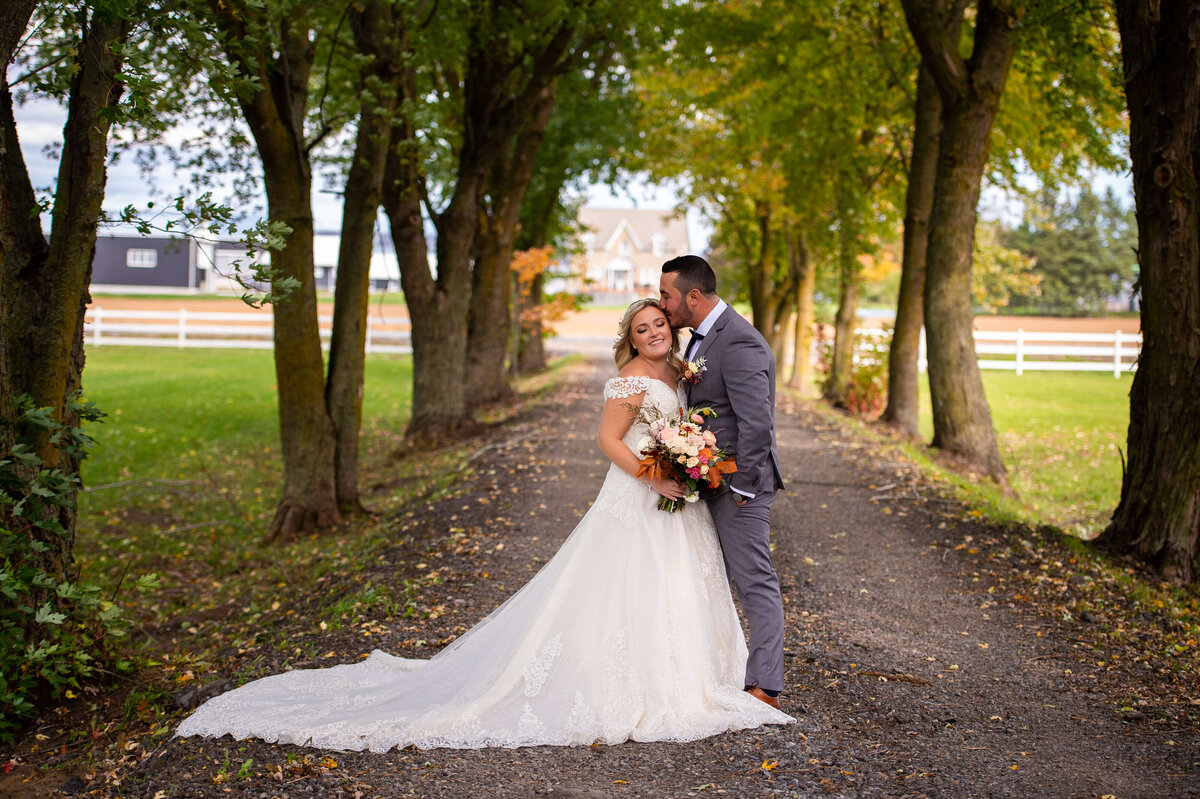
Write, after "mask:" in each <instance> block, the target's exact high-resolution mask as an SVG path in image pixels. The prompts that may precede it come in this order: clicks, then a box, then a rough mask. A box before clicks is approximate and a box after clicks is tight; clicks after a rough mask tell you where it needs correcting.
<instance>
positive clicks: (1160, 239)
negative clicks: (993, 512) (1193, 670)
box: [1101, 0, 1200, 583]
mask: <svg viewBox="0 0 1200 799" xmlns="http://www.w3.org/2000/svg"><path fill="white" fill-rule="evenodd" d="M1116 5H1117V23H1118V25H1119V26H1120V31H1121V51H1122V55H1123V58H1124V63H1125V91H1126V96H1127V98H1128V104H1129V127H1130V153H1131V155H1132V160H1133V190H1134V197H1135V200H1136V203H1137V221H1138V242H1139V245H1138V265H1139V269H1140V271H1139V282H1140V287H1141V296H1142V337H1143V344H1142V354H1141V357H1140V358H1139V359H1138V370H1137V374H1136V375H1135V376H1134V379H1133V388H1132V390H1131V391H1130V398H1129V399H1130V402H1129V446H1128V449H1129V465H1128V468H1127V469H1126V471H1125V476H1124V479H1123V480H1122V482H1121V501H1120V504H1119V505H1118V506H1117V510H1116V512H1115V513H1114V514H1113V518H1112V522H1111V523H1110V524H1109V526H1108V528H1107V529H1106V530H1105V531H1104V532H1103V534H1102V535H1101V541H1103V542H1105V543H1107V544H1108V545H1109V546H1112V547H1114V548H1116V549H1119V550H1124V551H1129V552H1133V553H1136V554H1137V555H1139V556H1140V557H1142V558H1144V559H1145V560H1147V561H1149V562H1150V563H1152V564H1154V565H1155V566H1157V567H1158V568H1159V569H1160V570H1161V571H1162V573H1163V574H1164V576H1166V577H1167V578H1168V579H1170V580H1172V581H1173V582H1176V583H1194V582H1196V581H1197V580H1198V579H1200V334H1198V333H1197V331H1200V2H1197V0H1176V2H1163V3H1143V2H1137V0H1117V4H1116Z"/></svg>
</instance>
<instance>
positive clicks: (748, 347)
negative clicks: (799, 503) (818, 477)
mask: <svg viewBox="0 0 1200 799" xmlns="http://www.w3.org/2000/svg"><path fill="white" fill-rule="evenodd" d="M697 358H704V368H705V371H704V372H703V373H702V376H701V379H700V380H699V381H698V382H696V383H692V384H690V385H688V387H687V398H688V405H690V406H693V407H696V406H704V405H708V406H711V407H712V409H713V410H714V411H716V412H717V418H716V419H711V420H709V421H708V429H709V430H711V431H712V432H713V433H714V434H715V435H716V437H717V446H718V447H721V448H722V449H724V450H725V451H726V452H727V453H729V454H730V455H731V456H733V457H735V458H737V467H738V470H737V471H736V472H734V473H733V474H732V475H730V477H729V481H728V483H729V485H731V486H732V487H734V488H736V489H738V490H739V491H744V492H746V493H748V494H757V493H759V492H760V491H776V490H782V489H783V487H784V486H783V476H782V474H781V473H780V471H779V451H778V448H777V447H776V444H775V356H774V355H773V354H772V352H771V348H770V347H769V346H767V342H766V339H764V338H763V337H762V334H761V333H759V332H758V331H757V330H756V329H755V328H754V325H752V324H750V322H748V321H747V320H746V319H744V318H742V316H741V315H740V314H738V312H737V311H735V310H733V308H732V307H729V308H726V309H725V310H724V311H723V312H722V313H721V315H720V316H718V317H717V321H716V323H715V324H714V325H713V326H712V329H711V330H709V332H708V335H707V336H705V337H704V339H703V340H702V341H701V342H700V348H699V349H698V350H697V351H696V352H695V353H694V354H693V355H692V360H695V359H697Z"/></svg>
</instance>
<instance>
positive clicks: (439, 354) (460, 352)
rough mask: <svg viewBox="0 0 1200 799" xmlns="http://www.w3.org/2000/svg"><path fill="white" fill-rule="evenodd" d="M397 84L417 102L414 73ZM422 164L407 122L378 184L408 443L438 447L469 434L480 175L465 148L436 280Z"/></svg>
mask: <svg viewBox="0 0 1200 799" xmlns="http://www.w3.org/2000/svg"><path fill="white" fill-rule="evenodd" d="M397 86H398V87H399V89H400V90H401V104H402V106H404V105H405V104H416V103H417V102H418V99H419V98H418V97H417V78H416V73H415V72H414V70H413V69H412V68H411V67H406V68H405V69H404V70H403V71H402V72H401V73H400V76H399V80H398V83H397ZM419 158H420V153H419V151H418V147H417V145H416V128H415V125H414V124H413V121H412V120H411V119H409V118H407V117H406V118H404V119H402V120H401V121H400V123H398V124H397V125H396V126H395V127H394V128H393V130H392V141H391V147H390V148H389V150H388V159H387V171H386V174H385V175H384V181H383V207H384V210H385V211H386V212H387V216H388V222H389V224H390V226H391V230H392V242H393V243H394V245H395V247H396V258H397V260H398V262H399V265H400V285H401V287H402V288H403V290H404V299H405V302H406V304H407V305H408V315H409V320H410V323H411V331H412V332H411V335H412V347H413V399H412V417H411V418H410V419H409V423H408V429H407V431H406V433H405V437H406V438H407V439H408V441H410V442H411V443H413V444H415V445H417V446H438V445H440V444H443V443H444V442H446V441H449V440H453V439H455V438H458V437H460V436H461V435H463V434H464V433H466V432H469V431H470V430H472V429H474V424H473V422H472V420H471V415H470V412H469V410H468V408H467V399H466V397H467V394H466V362H467V311H468V308H469V304H470V296H471V295H470V289H471V252H472V249H473V247H474V238H475V232H476V230H477V222H476V214H477V211H478V205H477V202H478V198H477V187H478V186H479V184H480V182H481V181H482V170H481V169H480V168H479V166H478V165H477V162H476V161H474V160H472V150H471V149H470V148H469V147H466V146H464V149H463V155H462V156H461V157H460V160H459V169H458V178H457V182H456V183H455V190H454V195H453V196H452V197H451V200H450V204H449V205H448V206H447V207H446V210H445V211H443V212H442V213H441V214H440V215H439V216H438V218H437V220H436V221H437V230H438V236H437V277H436V278H435V277H434V275H433V273H432V272H431V271H430V266H429V250H428V244H427V242H426V239H425V223H424V219H423V217H422V215H421V181H422V175H421V171H420V163H419Z"/></svg>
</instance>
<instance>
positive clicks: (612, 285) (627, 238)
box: [546, 207, 691, 304]
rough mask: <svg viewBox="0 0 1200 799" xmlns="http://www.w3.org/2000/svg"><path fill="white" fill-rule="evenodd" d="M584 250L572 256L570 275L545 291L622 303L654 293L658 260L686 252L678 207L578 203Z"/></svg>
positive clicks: (687, 244)
mask: <svg viewBox="0 0 1200 799" xmlns="http://www.w3.org/2000/svg"><path fill="white" fill-rule="evenodd" d="M579 222H580V225H581V227H583V228H585V233H584V234H583V236H582V244H583V253H582V254H580V255H576V256H573V257H572V259H571V261H570V264H569V269H568V270H567V271H569V272H570V274H569V275H566V276H560V277H559V278H557V279H556V280H554V281H552V283H551V284H550V285H547V287H546V289H547V291H570V292H572V293H580V294H591V295H592V296H593V298H594V299H595V300H596V301H598V302H604V303H610V302H611V303H614V304H621V303H627V302H631V301H633V300H634V299H636V298H638V297H645V296H649V295H656V294H658V278H659V276H660V275H661V274H662V265H663V262H665V261H668V260H670V259H671V258H674V257H676V256H677V255H685V254H687V253H689V252H691V242H690V241H689V239H688V231H687V223H686V220H685V219H684V216H683V214H682V213H680V212H677V211H675V210H674V209H662V208H591V207H585V208H581V209H580V211H579Z"/></svg>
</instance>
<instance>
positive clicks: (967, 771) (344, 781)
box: [0, 362, 1200, 799]
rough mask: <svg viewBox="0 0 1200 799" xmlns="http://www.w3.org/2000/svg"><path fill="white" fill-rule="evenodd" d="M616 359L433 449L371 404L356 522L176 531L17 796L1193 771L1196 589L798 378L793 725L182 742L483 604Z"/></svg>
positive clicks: (1114, 789)
mask: <svg viewBox="0 0 1200 799" xmlns="http://www.w3.org/2000/svg"><path fill="white" fill-rule="evenodd" d="M607 374H608V367H607V365H601V364H595V363H590V362H588V363H580V362H575V363H574V364H570V365H567V366H564V367H560V369H558V370H557V371H556V373H554V374H553V375H551V376H548V377H544V378H541V379H540V381H539V382H537V383H531V384H528V385H527V386H525V389H526V395H525V396H526V398H525V399H524V400H523V401H522V402H521V403H520V404H518V405H517V406H516V407H515V408H514V409H512V410H511V411H508V412H506V415H505V416H504V417H502V418H494V419H492V420H491V422H492V425H491V426H490V427H489V428H488V430H487V432H485V433H484V434H483V435H482V436H481V437H480V438H478V439H474V440H472V441H469V442H467V443H466V445H465V446H463V447H461V448H457V449H453V450H446V451H442V452H437V453H433V454H432V456H431V457H430V456H428V454H427V453H418V452H411V451H410V452H403V451H401V450H399V448H398V447H399V439H398V437H397V435H396V434H395V432H394V431H388V430H387V429H385V428H383V427H380V426H372V428H371V431H370V433H369V443H368V445H367V447H366V450H367V452H368V453H369V456H368V458H367V464H368V466H367V469H366V471H367V474H366V475H365V480H366V485H367V489H366V493H367V495H368V496H369V497H371V498H372V501H371V503H372V506H373V509H374V510H375V511H376V512H377V516H376V518H375V519H374V520H373V521H369V522H367V521H364V522H361V523H360V524H359V525H358V526H356V527H354V528H352V529H351V528H348V529H345V530H343V531H341V532H340V533H339V534H337V535H335V536H332V537H328V538H322V539H312V540H308V541H304V542H300V543H297V544H295V545H292V546H289V547H282V546H280V547H271V548H265V547H260V546H257V545H255V544H251V543H250V541H249V539H248V538H242V537H240V536H241V533H239V532H238V531H237V530H236V529H232V528H230V529H229V531H228V532H222V533H220V534H216V533H212V532H211V531H204V530H200V529H193V530H185V531H183V532H180V533H179V534H178V535H175V536H173V538H175V539H179V540H178V542H177V543H176V547H177V548H176V549H174V550H171V554H170V555H169V556H166V555H163V556H162V557H160V558H159V562H157V563H156V564H153V565H154V567H155V568H157V569H158V570H159V571H160V572H162V573H163V582H164V587H163V589H162V593H161V594H159V595H156V596H155V597H153V601H147V600H137V599H135V598H133V597H130V599H129V602H130V604H131V605H133V606H134V607H138V608H139V609H138V611H137V612H138V613H139V615H140V628H139V629H138V631H137V633H136V635H135V637H136V639H137V644H138V647H139V654H138V659H137V663H136V667H135V668H134V669H133V670H132V671H131V672H130V673H129V674H127V675H124V676H122V677H120V678H118V679H116V680H114V681H113V682H112V683H111V684H107V685H106V684H102V683H96V684H94V685H91V686H87V687H84V688H83V689H82V690H81V691H78V692H73V693H75V694H76V695H75V696H74V698H73V699H72V700H71V701H70V702H68V703H67V704H66V705H65V707H63V708H62V709H60V710H57V711H54V712H48V713H46V714H45V716H44V717H43V718H42V719H40V721H39V723H38V724H37V725H35V726H34V727H33V728H32V730H31V732H30V734H29V735H28V736H27V737H25V738H24V739H22V740H21V741H20V742H19V744H18V745H17V746H16V747H14V748H13V749H12V751H11V752H10V753H9V754H8V756H7V757H5V758H4V761H5V766H4V770H5V771H6V772H7V773H6V774H4V775H3V776H0V793H4V794H5V795H14V796H43V795H50V794H52V793H53V792H54V791H55V790H58V789H65V790H67V791H68V792H70V793H75V794H79V795H96V796H144V797H155V796H163V797H167V796H172V797H178V796H198V797H204V796H228V795H233V796H254V797H259V796H301V795H304V796H310V795H320V796H339V795H340V796H422V797H423V796H430V797H442V796H444V797H452V796H462V795H464V794H466V793H467V792H471V793H473V794H474V795H479V796H497V797H525V796H534V795H545V796H672V797H673V796H688V795H695V796H704V795H709V794H712V795H717V794H724V795H742V796H745V795H749V796H755V795H786V796H824V795H832V796H914V797H916V796H946V797H950V796H953V797H965V796H1015V797H1023V796H1036V795H1055V796H1080V797H1085V796H1087V797H1101V796H1104V795H1112V796H1118V797H1122V799H1128V797H1160V796H1188V795H1200V779H1198V778H1197V776H1196V775H1197V774H1198V773H1200V735H1198V732H1197V728H1198V726H1200V688H1198V687H1197V677H1196V674H1197V671H1196V669H1197V665H1198V657H1197V654H1196V637H1197V624H1196V609H1195V607H1194V605H1195V599H1194V597H1192V598H1191V599H1190V600H1189V598H1188V596H1187V595H1181V594H1173V593H1171V589H1168V588H1166V587H1164V586H1162V585H1160V584H1158V583H1156V582H1155V581H1153V580H1150V579H1145V578H1143V576H1141V575H1140V574H1139V573H1138V572H1136V571H1135V570H1133V569H1132V568H1131V567H1129V566H1128V565H1126V564H1124V563H1123V562H1120V561H1116V562H1113V561H1110V560H1109V559H1107V558H1105V557H1103V556H1100V555H1097V554H1096V553H1094V552H1092V551H1091V550H1089V549H1088V548H1087V547H1086V546H1084V545H1082V544H1079V543H1077V542H1072V541H1071V540H1069V539H1065V538H1062V537H1060V536H1058V535H1057V534H1055V533H1054V532H1052V531H1049V530H1044V531H1038V530H1034V529H1029V528H1017V529H1004V528H1000V527H996V526H993V525H992V524H990V523H989V522H988V521H986V519H983V518H981V517H980V514H979V513H978V512H973V511H971V510H970V509H969V508H967V507H964V506H962V505H961V504H960V502H959V500H958V499H957V498H956V497H955V496H954V495H953V493H952V492H951V490H950V489H949V488H948V487H947V485H946V484H943V483H941V482H939V481H938V480H937V479H936V478H933V477H930V476H929V475H928V474H926V473H923V472H922V471H921V470H919V469H918V468H917V467H915V466H914V465H913V464H912V462H910V461H908V460H907V459H905V458H904V457H902V456H901V455H899V454H898V453H897V451H896V449H895V447H894V446H893V444H891V443H890V442H889V441H888V440H878V439H876V438H875V437H874V436H873V434H871V433H870V432H869V431H862V430H861V429H858V428H856V427H854V426H847V424H846V422H845V421H843V420H842V419H841V417H838V416H835V415H831V414H830V413H829V412H826V411H822V410H819V409H817V408H815V407H813V406H809V405H807V404H805V403H802V402H800V401H798V400H796V399H795V398H792V397H785V398H784V399H783V401H782V402H781V407H780V414H779V441H780V447H781V457H782V458H783V464H784V470H785V479H786V481H787V483H788V485H789V490H788V492H787V493H786V495H785V496H783V497H781V498H780V499H779V500H778V501H777V503H776V507H775V511H774V515H773V529H774V536H775V555H774V557H775V565H776V569H777V570H778V571H779V573H780V576H781V580H782V585H783V591H784V598H785V602H786V608H787V614H788V625H787V630H788V633H787V634H788V639H787V643H786V646H787V656H788V682H789V686H790V688H789V691H788V693H787V694H786V696H785V700H784V708H785V709H786V710H788V711H789V712H791V713H792V714H793V715H794V716H795V717H796V718H797V724H796V725H794V726H792V727H787V728H765V729H762V730H757V731H752V732H743V733H731V734H727V735H721V736H717V737H715V738H712V739H708V740H705V741H699V742H695V743H690V744H625V745H622V746H617V747H584V748H572V749H553V748H535V749H524V750H516V751H508V750H491V749H489V750H480V751H472V752H455V751H442V750H438V751H431V752H421V751H415V750H405V751H401V752H392V753H389V754H387V755H371V754H353V753H340V752H321V751H315V750H311V751H310V750H305V749H300V748H297V747H290V746H275V745H270V744H265V743H261V742H256V741H247V742H234V741H231V740H230V739H227V738H226V739H221V740H217V741H207V740H193V739H187V740H180V739H173V738H172V733H173V730H174V727H175V726H176V725H177V723H178V721H179V720H180V719H181V718H182V717H183V716H184V715H185V714H186V713H187V712H188V711H189V710H190V709H191V708H192V707H194V706H195V705H197V704H199V703H200V702H202V701H203V700H204V699H205V698H206V697H208V696H210V695H213V694H215V693H218V692H220V691H223V690H226V689H228V688H229V687H232V686H233V685H236V684H239V683H241V682H243V681H245V680H248V679H252V678H255V677H258V676H262V675H266V674H271V673H277V672H280V671H283V670H285V669H288V668H309V667H319V666H327V665H333V664H336V663H344V662H353V661H356V660H358V659H359V658H361V657H363V656H364V655H366V654H367V653H368V652H370V651H371V650H372V649H376V648H380V649H384V650H386V651H389V652H394V653H397V654H403V655H405V656H415V657H428V656H430V655H432V654H433V653H435V652H436V651H438V650H439V649H440V648H441V647H442V646H444V645H445V644H446V643H448V642H449V641H451V640H453V638H454V637H455V636H457V635H459V634H461V633H462V632H463V631H465V630H466V629H467V628H468V627H469V626H470V625H472V624H473V623H475V622H476V621H478V620H479V619H480V618H482V617H483V616H484V615H486V614H487V613H488V612H489V611H490V610H491V609H492V608H494V607H495V606H496V605H497V604H498V603H499V602H501V601H502V600H503V599H504V598H505V597H506V596H507V595H509V594H510V593H511V592H512V591H513V590H515V589H516V588H518V587H519V586H520V585H521V584H523V583H524V581H525V580H527V579H528V578H529V577H530V576H531V575H532V574H533V573H534V572H535V571H536V570H537V569H538V568H539V567H540V565H541V564H542V563H544V562H545V561H546V560H547V559H548V558H550V557H552V556H553V554H554V552H555V551H556V549H557V547H558V546H559V545H560V543H561V541H562V540H563V538H564V537H565V536H566V535H567V534H568V533H569V532H570V530H571V528H572V527H573V526H574V523H575V521H576V520H577V519H578V518H579V515H580V514H581V513H582V512H583V511H584V510H586V508H587V506H588V504H589V502H590V501H591V500H592V499H593V498H594V494H595V491H596V490H597V488H598V486H599V482H600V479H601V476H602V474H603V471H604V469H605V464H604V462H603V460H602V458H601V456H600V455H599V453H597V452H596V450H595V447H594V442H593V434H594V417H595V408H596V404H597V397H598V396H599V393H600V385H601V383H602V380H603V378H604V377H605V376H607ZM254 468H255V466H254V464H253V463H251V462H246V463H238V464H223V465H220V466H218V465H217V464H210V467H209V469H210V472H211V473H210V474H209V475H208V479H207V482H205V483H204V484H203V485H193V486H191V487H190V488H188V487H184V486H179V485H175V486H167V487H160V490H161V491H162V492H163V493H161V494H153V495H152V494H151V491H152V489H151V487H149V486H143V487H142V488H141V489H140V493H139V494H137V495H135V498H136V497H142V498H144V499H146V500H150V499H151V496H153V499H152V501H144V502H140V503H138V502H135V503H134V504H133V506H132V507H129V508H127V509H126V510H125V512H124V513H123V514H117V515H115V516H114V518H113V519H112V520H111V521H112V524H113V526H114V528H115V527H118V526H124V528H125V532H126V534H127V536H128V537H134V538H136V537H138V536H142V543H141V544H140V546H141V548H142V550H143V551H149V550H150V547H151V544H149V543H147V541H149V540H151V537H150V535H149V534H150V532H151V531H152V530H153V529H155V527H156V526H161V525H163V524H164V523H175V522H181V521H182V520H181V519H174V520H172V519H169V518H168V517H170V516H171V514H172V513H177V512H179V507H180V506H181V505H186V503H187V502H189V501H192V500H189V499H188V498H187V493H188V492H189V491H190V492H192V493H195V494H198V495H199V494H211V495H212V497H213V499H214V500H215V501H217V502H226V501H227V502H229V503H239V502H243V501H246V497H245V496H243V495H242V493H241V492H246V493H247V494H248V495H250V496H253V491H252V488H253V486H250V485H247V482H252V481H253V479H254V477H255V472H254V471H253V470H254ZM226 470H227V471H226ZM247 478H249V480H247ZM239 486H240V487H239ZM111 490H121V489H111ZM222 497H224V498H228V499H220V498H222ZM195 501H200V500H195ZM206 510H207V511H208V512H209V513H212V512H213V509H212V507H208V508H206ZM264 512H265V509H264ZM179 526H180V528H182V527H183V526H184V525H182V524H180V525H179ZM244 526H245V528H246V532H249V531H251V530H254V529H256V527H255V524H254V523H247V524H246V525H244ZM159 537H160V538H171V537H172V536H161V535H160V536H159ZM128 546H129V548H130V551H132V550H133V549H136V548H137V547H138V546H139V544H138V543H137V542H136V541H134V542H131V543H130V544H129V545H128ZM222 553H224V555H225V560H226V561H228V562H225V563H224V564H222V563H221V557H220V556H221V555H222ZM234 561H237V562H238V564H239V565H237V566H234V565H233V562H234ZM148 565H150V564H146V563H139V564H138V568H139V569H141V568H144V567H146V566H148ZM139 601H141V602H144V604H142V605H141V606H140V607H139V606H138V602H139ZM1189 601H1190V602H1191V606H1189Z"/></svg>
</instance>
